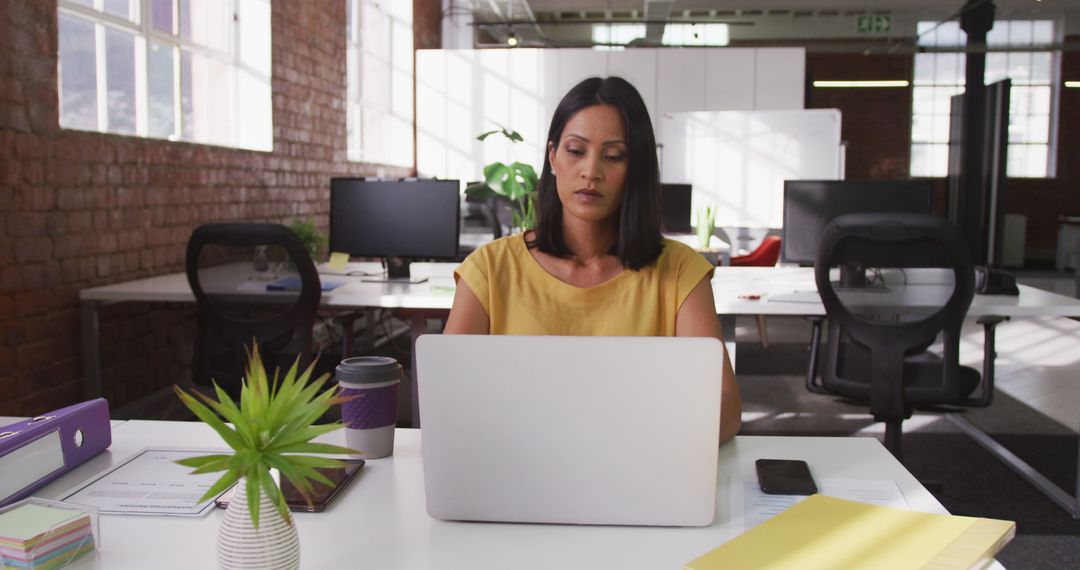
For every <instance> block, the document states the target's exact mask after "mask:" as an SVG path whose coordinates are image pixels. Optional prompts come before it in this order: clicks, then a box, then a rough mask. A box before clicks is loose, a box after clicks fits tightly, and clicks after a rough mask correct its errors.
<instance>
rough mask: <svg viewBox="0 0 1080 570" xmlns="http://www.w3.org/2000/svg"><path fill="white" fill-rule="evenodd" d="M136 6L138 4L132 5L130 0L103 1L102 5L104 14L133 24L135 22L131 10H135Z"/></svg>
mask: <svg viewBox="0 0 1080 570" xmlns="http://www.w3.org/2000/svg"><path fill="white" fill-rule="evenodd" d="M137 6H138V2H135V3H134V5H133V3H132V1H131V0H105V3H104V4H103V8H104V9H105V11H106V12H108V13H110V14H113V15H115V16H120V17H121V18H124V19H125V20H131V21H133V22H134V21H136V18H135V14H134V13H133V12H132V9H133V8H134V9H137Z"/></svg>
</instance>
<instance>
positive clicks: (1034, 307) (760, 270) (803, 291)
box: [713, 267, 1080, 518]
mask: <svg viewBox="0 0 1080 570" xmlns="http://www.w3.org/2000/svg"><path fill="white" fill-rule="evenodd" d="M905 278H906V280H907V281H906V284H902V285H900V286H895V285H894V286H891V287H892V288H894V289H896V290H897V291H896V292H884V293H881V292H874V293H865V294H860V295H862V297H863V298H864V299H870V301H867V302H868V303H870V302H872V301H873V299H874V298H879V299H883V300H885V299H888V297H889V296H890V295H900V296H905V300H906V302H910V301H912V300H915V299H918V298H919V297H920V296H922V297H923V298H925V299H927V300H928V301H930V300H933V299H934V298H941V297H942V290H944V291H946V292H947V291H951V288H952V287H951V286H942V285H940V281H938V280H937V279H939V278H937V277H936V276H935V275H934V272H932V271H931V272H926V273H921V272H919V271H917V270H916V271H912V270H908V271H907V274H906V275H905ZM905 288H906V289H905ZM1019 289H1020V295H1019V296H1015V297H1014V296H1007V295H975V298H974V300H972V302H971V307H970V308H969V309H968V318H970V319H974V318H978V317H982V316H990V315H996V316H1001V317H1009V318H1023V317H1065V318H1072V319H1080V299H1074V298H1072V297H1066V296H1064V295H1059V294H1057V293H1050V292H1048V291H1043V290H1042V289H1035V288H1033V287H1028V286H1026V285H1020V286H1019ZM912 291H915V292H916V293H915V294H912V293H911V292H912ZM945 294H946V295H947V293H945ZM713 295H714V296H715V297H716V312H717V314H718V315H720V320H721V327H722V328H723V330H724V336H725V338H735V316H736V315H789V316H814V315H824V314H825V307H824V306H823V305H822V303H821V299H820V297H818V296H817V286H816V285H815V283H814V270H813V268H811V267H721V268H717V270H716V272H715V276H714V278H713ZM752 295H760V296H761V298H760V299H759V300H750V299H747V298H745V296H752ZM927 306H929V304H928V305H927ZM808 332H809V331H808ZM807 340H809V334H807ZM729 350H730V348H729ZM1077 389H1078V390H1080V386H1077ZM944 417H945V419H947V420H948V421H950V422H951V423H953V424H954V425H956V426H957V427H958V428H959V429H960V430H961V431H963V432H964V433H966V434H967V435H968V436H970V437H971V438H972V439H974V440H975V441H976V442H977V443H979V445H981V446H982V447H983V448H984V449H986V450H987V451H988V452H990V453H991V454H992V455H994V456H995V457H997V458H998V459H1000V460H1001V461H1002V462H1004V463H1005V464H1006V465H1008V466H1009V467H1010V468H1012V469H1013V470H1014V471H1015V472H1016V473H1017V474H1019V475H1020V476H1021V477H1023V478H1024V479H1025V480H1027V481H1028V482H1029V483H1031V484H1032V485H1034V486H1035V487H1036V488H1037V489H1039V490H1040V491H1041V492H1042V493H1043V494H1045V495H1046V496H1047V497H1049V498H1050V499H1051V500H1052V501H1054V502H1055V503H1057V505H1058V506H1060V507H1061V508H1063V509H1065V511H1067V512H1068V513H1069V514H1070V515H1072V516H1073V518H1080V476H1078V477H1077V481H1076V487H1075V488H1074V489H1073V491H1072V495H1070V494H1069V493H1067V492H1065V491H1063V490H1062V489H1061V488H1060V487H1058V486H1057V485H1056V484H1054V483H1053V482H1052V481H1050V480H1049V479H1047V478H1046V477H1044V476H1043V475H1042V474H1041V473H1039V472H1038V471H1036V470H1035V469H1034V468H1033V467H1031V466H1030V465H1029V464H1028V463H1026V462H1025V461H1023V460H1022V459H1020V458H1019V457H1017V456H1016V455H1015V454H1014V453H1012V452H1011V451H1009V450H1008V449H1007V448H1005V447H1004V446H1002V445H1001V444H1000V443H998V442H997V441H995V440H994V439H993V438H991V437H990V436H989V435H987V434H986V433H985V432H983V431H982V430H980V429H979V428H978V427H976V426H975V425H974V424H972V423H971V422H969V421H968V420H967V419H965V418H963V417H962V414H945V415H944ZM1077 467H1078V468H1080V449H1078V450H1077Z"/></svg>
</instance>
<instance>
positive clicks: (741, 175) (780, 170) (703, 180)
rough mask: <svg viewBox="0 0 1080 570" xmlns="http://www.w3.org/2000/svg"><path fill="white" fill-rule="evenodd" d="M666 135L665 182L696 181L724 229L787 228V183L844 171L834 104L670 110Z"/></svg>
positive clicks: (699, 200)
mask: <svg viewBox="0 0 1080 570" xmlns="http://www.w3.org/2000/svg"><path fill="white" fill-rule="evenodd" d="M661 136H662V137H663V140H664V164H663V172H662V173H661V179H662V180H667V181H673V182H674V181H678V182H689V183H690V184H692V185H693V192H694V194H693V208H694V210H695V211H696V210H697V209H698V208H701V207H704V206H706V205H713V206H714V207H715V209H716V212H717V213H716V225H718V226H748V227H772V228H778V227H781V225H782V223H783V220H782V217H783V216H782V214H783V190H784V180H799V179H803V180H807V179H809V180H836V179H839V178H840V176H841V170H840V112H839V111H837V110H836V109H798V110H790V111H711V112H700V113H672V114H669V115H665V116H664V118H663V121H662V127H661Z"/></svg>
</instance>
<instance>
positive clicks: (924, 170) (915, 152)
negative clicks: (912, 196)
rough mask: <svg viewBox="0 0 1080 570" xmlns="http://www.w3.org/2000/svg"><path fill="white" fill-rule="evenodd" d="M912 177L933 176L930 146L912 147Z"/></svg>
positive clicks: (917, 145) (919, 145)
mask: <svg viewBox="0 0 1080 570" xmlns="http://www.w3.org/2000/svg"><path fill="white" fill-rule="evenodd" d="M911 175H912V176H931V175H932V173H931V172H930V145H928V144H913V145H911Z"/></svg>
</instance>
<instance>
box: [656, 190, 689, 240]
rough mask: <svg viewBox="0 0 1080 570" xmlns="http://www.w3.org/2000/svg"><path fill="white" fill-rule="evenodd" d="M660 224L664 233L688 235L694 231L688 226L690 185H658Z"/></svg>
mask: <svg viewBox="0 0 1080 570" xmlns="http://www.w3.org/2000/svg"><path fill="white" fill-rule="evenodd" d="M660 212H661V223H662V227H663V228H664V231H665V232H668V233H673V234H688V233H691V232H693V231H694V229H693V228H692V227H691V226H690V185H689V184H661V185H660Z"/></svg>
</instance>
